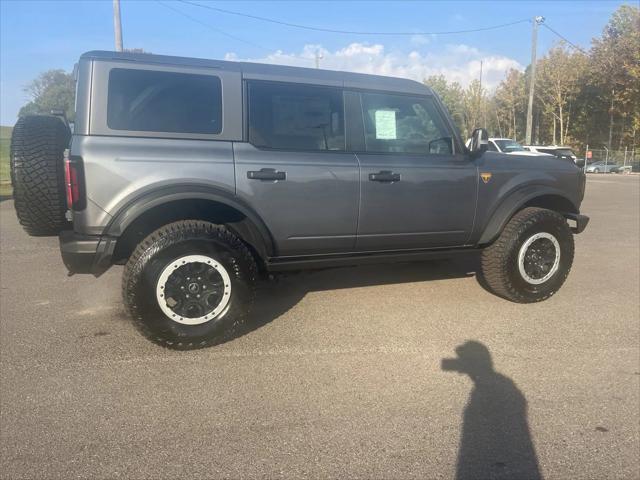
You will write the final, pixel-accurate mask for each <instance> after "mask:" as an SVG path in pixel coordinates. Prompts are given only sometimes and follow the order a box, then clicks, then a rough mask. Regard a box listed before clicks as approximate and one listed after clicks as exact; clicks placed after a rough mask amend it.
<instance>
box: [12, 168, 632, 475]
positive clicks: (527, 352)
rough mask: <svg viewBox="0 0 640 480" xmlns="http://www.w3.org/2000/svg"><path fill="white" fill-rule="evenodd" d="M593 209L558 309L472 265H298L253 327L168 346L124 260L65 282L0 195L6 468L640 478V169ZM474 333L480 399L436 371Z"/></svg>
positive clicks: (461, 380) (604, 179) (594, 184)
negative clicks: (138, 310) (125, 282)
mask: <svg viewBox="0 0 640 480" xmlns="http://www.w3.org/2000/svg"><path fill="white" fill-rule="evenodd" d="M582 210H583V211H584V212H585V213H586V214H588V215H590V216H591V223H590V225H589V227H588V228H587V230H586V231H585V232H584V233H583V234H581V235H579V236H578V237H576V258H575V261H574V266H573V270H572V273H571V274H570V276H569V279H568V281H567V283H566V284H565V286H564V287H563V288H562V289H561V291H560V292H559V293H558V294H557V295H556V296H554V297H553V298H552V299H550V300H548V301H546V302H543V303H540V304H534V305H518V304H513V303H509V302H507V301H505V300H502V299H499V298H497V297H495V296H493V295H491V294H489V293H488V292H487V291H485V290H484V289H483V288H482V286H481V285H480V284H479V282H478V281H477V279H476V278H475V276H474V275H473V268H474V264H473V262H469V261H464V262H463V261H439V262H431V263H415V264H403V265H391V266H390V265H384V266H367V267H357V268H344V269H337V270H325V271H318V272H306V273H299V274H291V275H287V276H284V277H282V278H279V279H277V281H273V282H271V283H268V284H264V285H262V286H261V288H260V292H259V296H258V302H257V305H256V311H255V313H254V316H253V319H252V323H251V325H250V328H248V331H247V332H245V334H244V335H242V336H240V337H239V338H236V339H234V340H232V341H231V342H228V343H226V344H224V345H221V346H218V347H215V348H211V349H207V350H200V351H195V352H173V351H168V350H164V349H162V348H160V347H157V346H155V345H153V344H151V343H149V342H148V341H147V340H145V339H144V338H143V337H141V336H140V335H139V334H138V333H137V332H136V331H135V329H134V328H133V326H132V325H131V324H130V323H129V321H128V319H127V317H126V315H125V313H124V311H123V307H122V304H121V301H120V275H121V273H122V269H121V267H117V268H112V269H111V270H110V271H109V272H107V273H106V274H105V275H103V276H102V277H100V278H99V279H94V278H93V277H86V276H78V275H76V276H73V277H67V276H66V270H65V269H64V266H63V265H62V262H61V259H60V256H59V253H58V246H57V239H55V238H29V237H28V236H27V235H26V234H25V233H24V232H23V231H22V230H21V228H20V227H19V226H18V224H17V222H16V220H15V215H14V213H13V205H12V202H11V200H5V201H3V202H1V203H0V222H1V231H2V235H1V243H0V247H1V270H0V285H1V289H2V290H1V298H0V312H1V321H0V346H1V352H0V355H1V357H0V359H1V385H0V388H1V390H0V396H1V399H0V400H1V412H0V420H1V423H0V438H1V449H0V453H1V464H0V475H1V476H2V478H11V479H13V478H25V479H26V478H28V479H34V478H47V479H49V478H61V479H69V478H77V477H87V478H154V479H155V478H187V477H198V478H205V477H206V478H212V477H224V478H258V477H259V478H274V477H296V478H298V477H308V478H346V477H353V478H356V477H359V478H394V479H395V478H422V479H424V478H453V477H454V476H456V471H457V476H458V478H465V477H466V476H472V475H471V474H470V472H476V474H477V473H478V472H482V475H484V476H492V477H495V478H501V477H504V478H525V477H531V478H534V477H536V476H542V477H544V478H548V479H550V478H558V479H566V478H594V479H596V478H598V479H600V478H628V479H637V478H640V460H639V457H638V451H640V431H639V429H640V427H639V424H640V411H639V410H640V331H639V329H640V306H639V298H640V278H639V277H640V252H639V248H638V247H639V244H640V243H639V242H640V176H621V175H598V176H590V177H589V180H588V185H587V195H586V199H585V202H584V203H583V209H582ZM468 341H472V343H467V345H466V347H464V348H462V349H461V350H459V352H461V353H460V355H459V357H460V358H458V363H456V365H457V364H459V362H460V359H461V358H462V356H463V355H468V356H469V357H468V358H472V359H475V363H473V362H472V363H473V365H475V366H477V365H480V364H482V365H483V368H484V371H483V372H482V374H483V375H484V376H483V377H482V378H484V379H485V380H486V381H483V380H479V381H477V382H476V387H475V390H474V392H473V395H472V396H471V397H470V394H471V392H472V389H473V388H474V383H473V382H472V381H471V379H470V375H466V374H458V373H455V372H452V371H448V370H446V369H445V370H443V368H442V367H443V365H442V359H444V358H449V357H451V358H453V357H456V351H455V349H456V347H458V346H460V345H462V344H464V343H465V342H468ZM488 355H490V356H491V358H492V360H493V369H492V367H491V363H490V362H489V357H488ZM454 363H455V362H454ZM445 364H447V362H445ZM447 365H451V362H449V364H447ZM467 402H470V403H469V408H467V411H466V413H465V405H466V404H467ZM525 402H526V403H525Z"/></svg>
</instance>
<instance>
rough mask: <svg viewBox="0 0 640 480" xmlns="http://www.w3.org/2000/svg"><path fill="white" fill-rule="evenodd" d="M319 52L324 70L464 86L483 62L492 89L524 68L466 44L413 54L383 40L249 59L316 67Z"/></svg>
mask: <svg viewBox="0 0 640 480" xmlns="http://www.w3.org/2000/svg"><path fill="white" fill-rule="evenodd" d="M427 41H428V39H427ZM423 46H424V44H423ZM316 53H318V54H320V55H321V56H322V60H321V61H320V65H321V67H322V68H324V69H329V70H343V71H350V72H360V73H373V74H377V75H388V76H392V77H404V78H411V79H413V80H417V81H422V80H423V79H425V78H426V77H428V76H430V75H444V76H445V77H446V78H447V79H448V80H450V81H457V82H460V83H461V84H462V85H468V84H469V82H470V81H471V80H473V79H475V78H478V77H479V76H480V62H481V61H482V72H483V73H482V83H483V85H485V86H486V87H487V88H489V89H492V88H495V87H496V86H497V85H498V84H499V83H500V81H501V80H502V79H503V78H504V76H505V74H506V72H507V71H508V70H509V69H511V68H515V69H518V70H523V69H524V67H523V66H522V65H521V64H520V63H518V62H517V61H516V60H514V59H512V58H509V57H505V56H502V55H497V54H489V53H486V52H482V51H480V50H478V49H477V48H475V47H470V46H468V45H464V44H456V45H446V46H445V47H444V48H442V47H438V51H435V50H434V51H425V52H420V51H418V50H412V51H410V52H409V53H407V52H400V51H387V50H386V49H385V47H384V45H382V44H379V43H375V44H368V43H351V44H349V45H347V46H345V47H343V48H340V49H338V50H335V51H329V50H327V49H326V48H323V47H322V46H321V45H305V46H304V47H303V48H302V50H301V51H300V52H297V53H287V52H283V51H282V50H278V51H276V52H273V53H271V54H269V55H267V56H265V57H262V58H254V59H246V60H247V61H251V62H259V63H272V64H277V65H292V66H299V67H313V66H314V65H315V56H316ZM225 58H226V59H227V60H240V59H239V58H238V56H237V55H236V54H235V53H228V54H227V55H226V56H225Z"/></svg>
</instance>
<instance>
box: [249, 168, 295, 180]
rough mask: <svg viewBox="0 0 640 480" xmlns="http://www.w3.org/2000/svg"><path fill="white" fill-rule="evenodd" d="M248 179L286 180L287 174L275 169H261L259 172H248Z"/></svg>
mask: <svg viewBox="0 0 640 480" xmlns="http://www.w3.org/2000/svg"><path fill="white" fill-rule="evenodd" d="M247 178H248V179H250V180H262V181H274V180H286V179H287V172H277V171H276V169H275V168H261V169H260V170H258V171H255V170H253V171H252V170H250V171H248V172H247Z"/></svg>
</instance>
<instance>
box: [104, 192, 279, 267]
mask: <svg viewBox="0 0 640 480" xmlns="http://www.w3.org/2000/svg"><path fill="white" fill-rule="evenodd" d="M178 200H209V201H213V202H216V203H220V204H223V205H225V206H227V207H230V208H233V209H235V210H237V211H238V212H240V213H241V214H242V215H243V216H244V217H245V218H244V219H243V220H242V221H239V222H234V223H233V224H229V225H228V227H229V228H231V229H232V230H233V231H234V233H235V234H236V235H238V236H239V237H240V238H241V239H242V240H243V241H245V242H247V243H249V244H250V245H251V246H252V247H254V248H255V249H256V251H257V252H258V254H259V255H260V256H262V258H265V259H266V258H268V257H271V256H274V255H275V252H276V250H275V243H274V241H273V237H272V235H271V233H270V231H269V229H268V228H267V226H266V224H265V223H264V221H263V220H262V218H261V217H260V216H259V215H258V214H257V213H256V212H255V211H254V210H253V209H252V208H251V207H249V206H248V205H246V204H245V203H244V202H243V201H242V200H241V199H239V198H238V197H237V196H236V195H234V194H233V193H231V192H229V191H226V190H224V189H221V188H216V187H212V186H210V185H198V184H184V185H171V186H165V185H163V186H159V187H157V188H155V189H153V190H150V191H147V192H145V193H144V194H142V195H140V196H138V197H136V198H135V199H133V200H130V201H128V202H127V203H126V204H124V205H123V206H121V207H120V208H119V209H118V212H117V213H116V214H115V215H113V217H112V218H111V220H110V221H109V224H108V225H107V226H106V228H105V230H104V235H105V236H108V237H120V236H121V235H122V234H123V233H124V232H125V230H126V229H127V227H128V226H129V225H131V224H132V223H133V222H134V221H135V220H136V219H137V218H139V217H140V216H141V215H143V214H144V213H145V212H147V211H149V210H150V209H152V208H155V207H158V206H160V205H163V204H166V203H170V202H174V201H178Z"/></svg>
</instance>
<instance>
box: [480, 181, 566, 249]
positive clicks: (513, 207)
mask: <svg viewBox="0 0 640 480" xmlns="http://www.w3.org/2000/svg"><path fill="white" fill-rule="evenodd" d="M544 195H555V196H558V197H562V198H563V199H565V200H566V201H567V202H569V203H570V204H571V205H572V206H573V212H566V213H578V208H577V207H576V206H575V203H574V202H573V201H572V200H571V199H570V198H569V197H568V196H567V195H566V194H565V193H564V192H562V191H561V190H559V189H557V188H554V187H551V186H547V185H527V186H525V187H522V188H519V189H517V190H515V191H513V192H511V193H509V194H508V195H507V196H506V197H505V198H504V199H503V200H502V201H501V202H500V203H499V204H498V206H497V207H496V208H495V209H494V211H493V213H492V214H491V217H490V218H489V220H488V222H487V223H486V224H485V226H484V228H483V229H482V230H481V231H482V235H481V236H480V239H479V240H478V244H479V245H486V244H488V243H491V242H492V241H493V240H494V239H495V238H496V237H497V236H498V235H500V232H502V229H503V228H504V227H505V225H506V224H507V222H508V221H509V219H510V218H511V217H513V215H514V214H515V213H516V212H517V211H518V210H520V209H522V207H523V206H524V205H525V204H526V203H527V202H529V201H530V200H533V199H534V198H536V197H542V196H544ZM562 213H565V212H562Z"/></svg>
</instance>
